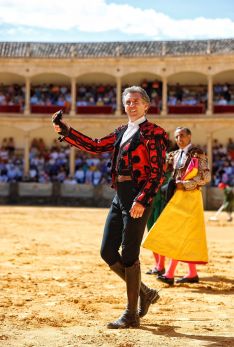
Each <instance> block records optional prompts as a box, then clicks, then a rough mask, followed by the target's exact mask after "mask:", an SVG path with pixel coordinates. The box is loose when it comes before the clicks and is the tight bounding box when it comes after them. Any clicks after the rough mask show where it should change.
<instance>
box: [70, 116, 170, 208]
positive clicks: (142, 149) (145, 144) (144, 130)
mask: <svg viewBox="0 0 234 347" xmlns="http://www.w3.org/2000/svg"><path fill="white" fill-rule="evenodd" d="M126 129H127V125H124V126H121V127H119V128H118V129H116V130H115V131H114V132H113V133H111V134H109V135H107V136H105V137H103V138H101V139H92V138H90V137H88V136H86V135H84V134H82V133H80V132H79V131H77V130H74V129H73V128H70V131H69V134H68V136H65V137H64V140H65V141H66V142H68V143H70V144H71V145H73V146H75V147H78V148H79V149H81V150H84V151H87V152H90V153H96V154H97V153H101V152H112V163H111V175H112V187H113V188H116V176H117V172H116V160H117V156H118V151H119V144H120V142H121V138H122V136H123V133H124V132H125V130H126ZM167 143H168V136H167V134H166V133H165V131H164V130H163V129H162V128H161V127H159V126H157V125H156V124H153V123H150V122H148V121H147V120H146V121H145V122H143V123H141V124H140V125H139V130H138V131H137V132H136V133H135V134H134V136H133V138H132V141H131V143H130V146H129V148H128V160H127V163H128V168H129V172H130V174H131V176H132V180H133V183H134V184H135V186H136V188H137V189H138V192H139V193H138V194H137V196H136V198H135V201H137V202H139V203H140V204H142V205H143V206H145V207H146V206H148V205H149V204H150V203H151V201H152V199H153V197H154V195H155V194H156V192H157V191H158V189H159V187H160V186H161V184H162V183H163V180H164V174H165V159H166V150H167Z"/></svg>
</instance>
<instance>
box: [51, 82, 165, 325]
mask: <svg viewBox="0 0 234 347" xmlns="http://www.w3.org/2000/svg"><path fill="white" fill-rule="evenodd" d="M122 99H123V104H124V107H125V112H126V113H127V115H128V124H127V125H124V126H120V127H119V128H118V129H116V130H115V131H114V132H113V133H111V134H109V135H107V136H105V137H103V138H101V139H91V138H90V137H88V136H86V135H84V134H82V133H81V132H79V131H77V130H74V129H73V128H71V127H69V126H68V125H67V124H66V123H64V122H63V121H61V119H60V114H59V113H55V114H54V115H53V118H52V120H53V125H54V129H55V131H56V132H57V133H59V134H60V135H62V138H61V140H65V141H66V142H68V143H70V144H71V145H73V146H75V147H78V148H79V149H81V150H84V151H87V152H90V153H95V154H97V153H102V152H112V163H111V175H112V187H113V188H115V189H116V195H115V197H114V199H113V201H112V205H111V208H110V211H109V214H108V216H107V220H106V224H105V228H104V235H103V240H102V246H101V256H102V258H103V259H104V260H105V262H106V263H107V264H108V265H109V266H110V269H111V270H112V271H114V272H115V273H116V274H117V275H118V276H120V277H121V278H122V279H123V280H124V281H126V289H127V308H126V310H125V311H124V313H123V314H122V315H121V317H120V318H119V319H118V320H116V321H114V322H111V323H109V324H108V325H107V327H108V328H110V329H119V328H129V327H138V326H139V325H140V317H143V316H144V315H145V314H146V313H147V311H148V308H149V306H150V304H153V303H155V302H156V301H157V300H158V298H159V295H158V292H157V291H156V290H154V289H150V288H148V287H147V286H146V285H145V284H144V283H142V282H141V273H140V262H139V254H140V245H141V241H142V237H143V234H144V230H145V226H146V222H147V219H148V217H149V214H150V205H151V202H152V199H153V197H154V195H155V194H156V192H157V191H158V189H159V188H160V186H161V184H162V182H163V179H164V173H165V157H166V149H167V142H168V138H167V134H166V133H165V131H164V130H163V129H162V128H160V127H159V126H157V125H156V124H153V123H150V122H148V120H147V119H146V113H147V111H148V109H149V106H150V99H149V96H148V95H147V93H146V92H145V90H144V89H142V88H141V87H138V86H133V87H130V88H126V89H125V90H124V92H123V95H122ZM120 247H121V248H122V252H121V253H120V252H119V249H120ZM139 297H140V308H139V310H138V298H139Z"/></svg>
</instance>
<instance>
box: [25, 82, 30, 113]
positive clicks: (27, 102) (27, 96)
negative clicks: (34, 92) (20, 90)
mask: <svg viewBox="0 0 234 347" xmlns="http://www.w3.org/2000/svg"><path fill="white" fill-rule="evenodd" d="M30 89H31V83H30V77H26V79H25V107H24V114H27V115H29V114H30Z"/></svg>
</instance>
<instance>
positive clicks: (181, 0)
mask: <svg viewBox="0 0 234 347" xmlns="http://www.w3.org/2000/svg"><path fill="white" fill-rule="evenodd" d="M212 38H214V39H216V38H234V0H221V1H220V0H217V1H214V0H212V1H211V0H203V1H201V0H196V1H191V0H160V1H159V0H149V1H147V0H141V1H139V0H134V1H133V0H128V1H125V0H66V1H59V0H0V41H45V42H48V41H53V42H79V41H81V42H84V41H88V42H92V41H136V40H137V41H139V40H186V39H212Z"/></svg>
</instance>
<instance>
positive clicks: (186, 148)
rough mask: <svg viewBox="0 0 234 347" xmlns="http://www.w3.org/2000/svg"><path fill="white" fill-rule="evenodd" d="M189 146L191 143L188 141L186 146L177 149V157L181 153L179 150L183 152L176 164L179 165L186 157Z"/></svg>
mask: <svg viewBox="0 0 234 347" xmlns="http://www.w3.org/2000/svg"><path fill="white" fill-rule="evenodd" d="M191 146H192V144H191V143H189V144H188V145H187V146H186V147H184V148H180V149H179V154H178V158H180V155H181V152H182V151H183V154H182V156H181V158H180V160H179V161H180V163H177V164H179V165H178V166H180V165H181V164H182V163H184V162H185V160H186V157H187V153H188V150H189V148H190V147H191Z"/></svg>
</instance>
